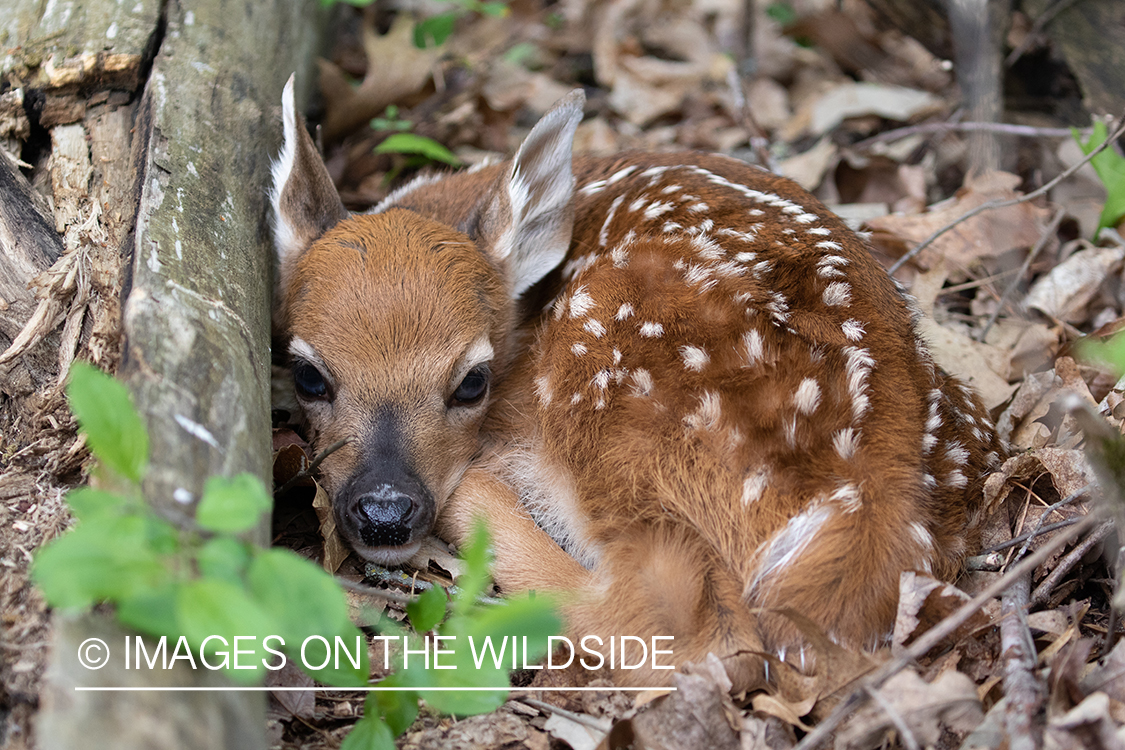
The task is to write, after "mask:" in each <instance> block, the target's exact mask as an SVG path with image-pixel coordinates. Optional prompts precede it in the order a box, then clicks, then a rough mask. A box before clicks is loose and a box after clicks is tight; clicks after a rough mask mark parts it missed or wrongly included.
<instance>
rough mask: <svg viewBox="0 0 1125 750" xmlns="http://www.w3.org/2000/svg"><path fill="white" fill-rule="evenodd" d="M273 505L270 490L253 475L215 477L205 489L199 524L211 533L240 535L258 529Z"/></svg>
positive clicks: (201, 501)
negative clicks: (268, 491) (267, 491)
mask: <svg viewBox="0 0 1125 750" xmlns="http://www.w3.org/2000/svg"><path fill="white" fill-rule="evenodd" d="M271 505H272V501H271V500H270V496H269V494H267V493H266V488H265V487H264V486H263V485H262V482H261V480H260V479H258V478H257V477H256V476H254V475H253V474H249V473H246V472H243V473H241V474H239V475H237V476H234V477H231V478H229V479H228V478H226V477H211V478H210V479H208V480H207V484H205V485H204V486H203V497H202V498H201V499H200V501H199V507H198V508H196V510H195V522H196V523H198V524H199V525H200V526H202V527H203V528H205V529H208V530H209V531H218V532H222V533H227V534H238V533H240V532H243V531H249V530H250V529H252V528H254V526H256V525H257V523H258V520H259V519H260V518H261V517H262V514H263V513H265V512H266V511H268V510H269V509H270V506H271Z"/></svg>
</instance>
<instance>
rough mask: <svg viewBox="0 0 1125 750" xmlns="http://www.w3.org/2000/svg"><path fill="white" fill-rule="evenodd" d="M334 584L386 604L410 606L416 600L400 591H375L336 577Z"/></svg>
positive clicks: (414, 597)
mask: <svg viewBox="0 0 1125 750" xmlns="http://www.w3.org/2000/svg"><path fill="white" fill-rule="evenodd" d="M336 583H338V584H340V586H342V587H343V588H346V589H347V590H348V591H354V592H356V593H357V594H363V595H364V596H370V597H374V598H376V599H385V600H386V601H388V602H393V603H395V604H400V605H402V606H406V605H407V604H411V603H412V602H414V601H416V600H417V599H418V597H417V596H412V595H410V594H404V593H402V592H401V591H391V590H390V589H377V588H375V587H373V586H364V585H363V584H362V583H356V582H355V581H349V580H348V579H347V578H340V577H339V576H336Z"/></svg>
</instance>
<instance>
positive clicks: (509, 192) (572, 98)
mask: <svg viewBox="0 0 1125 750" xmlns="http://www.w3.org/2000/svg"><path fill="white" fill-rule="evenodd" d="M585 103H586V95H585V94H584V93H582V90H581V89H575V90H574V91H572V92H570V93H569V94H567V95H566V96H564V97H563V98H562V99H560V100H559V101H558V103H556V104H555V106H554V107H552V108H551V110H550V111H549V112H547V114H545V115H543V118H542V119H541V120H539V122H538V123H536V124H535V127H534V128H532V130H531V133H529V134H528V136H527V138H526V139H525V140H524V142H523V144H522V145H521V146H520V150H519V152H518V153H517V154H516V156H515V158H514V159H513V160H512V166H511V169H510V170H509V171H508V173H507V174H506V175H505V176H504V178H503V179H502V181H501V183H500V184H499V186H498V189H497V190H496V193H495V195H494V196H493V198H492V200H491V201H490V202H489V204H488V206H487V208H485V210H484V214H483V216H482V221H481V225H480V226H481V235H482V239H484V240H485V242H486V243H487V244H488V246H489V247H490V248H491V252H492V255H493V257H495V258H496V259H497V260H500V261H502V262H504V263H506V264H507V266H508V269H509V278H510V280H511V285H512V290H511V293H512V297H513V298H515V297H519V296H520V295H521V294H523V293H524V292H525V291H527V289H528V287H530V286H531V285H533V284H534V283H535V282H537V281H539V280H540V279H541V278H543V277H544V276H546V275H547V274H548V273H549V272H550V271H551V270H552V269H554V268H555V267H556V266H558V265H559V264H560V263H562V261H563V259H564V258H565V257H566V252H567V249H568V248H569V247H570V235H571V232H572V230H573V229H574V201H573V197H574V173H573V171H572V170H571V165H570V162H571V146H572V144H573V142H574V131H575V129H576V128H577V127H578V123H579V122H581V120H582V107H583V105H584V104H585Z"/></svg>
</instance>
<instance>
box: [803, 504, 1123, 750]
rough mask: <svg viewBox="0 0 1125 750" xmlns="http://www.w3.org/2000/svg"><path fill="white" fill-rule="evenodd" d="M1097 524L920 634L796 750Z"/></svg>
mask: <svg viewBox="0 0 1125 750" xmlns="http://www.w3.org/2000/svg"><path fill="white" fill-rule="evenodd" d="M1100 520H1101V519H1100V518H1099V517H1098V516H1096V515H1089V516H1087V517H1086V518H1084V519H1082V521H1081V522H1079V523H1076V524H1074V525H1073V526H1071V527H1070V528H1069V529H1067V530H1065V531H1063V532H1062V533H1061V534H1059V535H1058V536H1056V537H1055V538H1054V539H1051V540H1050V541H1049V542H1047V544H1045V545H1043V546H1042V547H1040V548H1039V549H1037V550H1035V552H1033V553H1032V554H1030V555H1028V556H1027V557H1025V558H1024V559H1023V560H1021V561H1020V562H1019V564H1018V565H1016V566H1015V567H1013V568H1012V569H1011V570H1009V571H1008V572H1007V573H1005V574H1004V575H1002V576H1000V577H999V578H997V579H996V580H995V581H993V582H992V583H991V584H990V585H989V586H988V587H987V588H985V589H984V591H981V592H980V593H979V594H977V595H976V596H974V597H973V598H972V599H970V600H969V601H967V602H965V604H963V605H961V607H960V608H959V609H958V610H957V611H956V612H954V613H953V614H951V615H949V616H948V617H946V618H945V619H943V620H942V621H941V622H939V623H938V624H937V625H935V626H934V627H932V628H930V629H929V630H927V631H926V632H925V633H923V634H922V635H921V637H919V638H918V640H916V641H914V643H912V644H911V645H910V646H909V647H908V648H907V649H906V650H904V651H903V652H902V653H901V654H900V655H899V656H898V657H896V658H894V659H892V660H891V661H889V662H887V663H886V664H884V665H883V666H882V667H880V668H879V669H877V670H876V671H875V672H873V673H871V674H870V675H869V676H868V677H867V678H866V679H865V680H863V682H862V684H861V685H860V686H859V687H857V688H856V689H855V690H853V691H852V693H851V694H850V695H849V696H848V697H847V698H845V699H844V700H842V701H840V703H839V704H837V706H836V708H835V709H834V710H833V711H832V713H831V714H829V715H828V717H827V718H826V719H825V720H824V721H822V722H820V723H819V724H817V725H816V727H815V728H814V729H813V731H812V732H810V733H809V734H807V735H806V736H805V738H804V739H802V740H801V742H800V743H799V744H798V745H797V748H796V750H812V749H813V748H816V747H819V746H820V745H821V743H823V742H824V741H825V740H827V739H828V737H829V735H831V734H832V732H834V731H836V728H837V727H838V726H840V723H841V722H842V721H843V720H844V719H845V718H846V717H847V716H848V714H850V713H851V712H852V711H854V710H855V709H857V708H859V707H860V706H861V705H863V703H864V702H865V701H866V700H867V692H866V690H867V688H868V687H871V688H873V689H878V688H880V687H882V685H883V684H884V683H885V682H886V681H887V680H888V679H890V678H891V677H893V676H894V675H896V674H898V672H900V671H901V670H902V669H904V668H905V667H906V666H907V665H908V664H910V663H912V662H914V661H915V660H917V659H919V658H921V657H922V656H924V655H925V654H926V653H928V652H929V651H930V649H932V648H933V647H934V646H936V645H938V644H939V643H941V642H942V641H943V640H945V639H946V638H947V637H948V636H949V635H950V634H952V633H953V632H954V631H955V630H957V628H959V627H961V626H962V625H964V624H965V623H966V622H968V620H969V618H970V617H972V616H973V615H974V614H976V612H977V610H979V609H980V608H981V607H983V606H984V605H985V604H986V603H987V602H989V601H990V600H992V599H993V598H995V597H996V596H997V595H998V594H1000V593H1001V592H1002V591H1004V590H1005V589H1007V588H1008V587H1009V586H1011V585H1012V584H1013V583H1014V582H1015V581H1016V580H1017V579H1018V578H1019V577H1020V576H1022V575H1024V574H1026V573H1029V572H1030V571H1032V570H1034V569H1035V568H1036V567H1038V566H1039V565H1040V564H1041V563H1043V561H1045V560H1046V559H1047V558H1048V557H1050V556H1051V555H1052V554H1054V553H1055V551H1056V550H1057V549H1059V548H1061V547H1063V546H1064V545H1066V544H1067V543H1069V542H1070V541H1071V540H1072V539H1074V538H1075V537H1077V536H1079V535H1081V534H1083V533H1085V532H1086V531H1088V530H1089V529H1091V528H1092V527H1093V526H1094V525H1096V524H1097V523H1098V522H1099V521H1100Z"/></svg>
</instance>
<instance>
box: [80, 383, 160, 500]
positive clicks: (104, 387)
mask: <svg viewBox="0 0 1125 750" xmlns="http://www.w3.org/2000/svg"><path fill="white" fill-rule="evenodd" d="M66 395H67V398H68V399H69V400H70V409H71V411H73V412H74V416H75V417H77V418H78V425H79V427H80V428H81V430H82V432H83V433H84V434H85V435H86V442H87V443H88V444H89V446H90V450H91V451H93V452H94V455H95V456H96V457H97V459H98V460H99V461H101V462H102V464H104V465H105V466H107V467H109V468H110V469H112V470H113V471H115V472H117V473H118V474H120V475H121V476H123V477H125V478H126V479H130V480H132V481H133V482H138V483H139V482H140V481H141V478H142V477H143V476H144V471H145V466H146V465H147V464H148V433H147V432H146V431H145V426H144V423H143V422H141V418H140V416H138V415H137V410H136V409H135V408H133V401H132V399H131V398H130V397H129V391H128V390H127V389H126V388H125V386H124V385H122V384H121V383H119V382H117V381H116V380H114V379H113V378H111V377H110V376H109V375H106V374H105V373H104V372H102V371H101V370H99V369H97V368H95V367H93V366H92V365H88V364H86V363H85V362H75V363H74V364H72V365H71V367H70V378H69V381H68V383H67V387H66Z"/></svg>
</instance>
